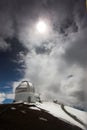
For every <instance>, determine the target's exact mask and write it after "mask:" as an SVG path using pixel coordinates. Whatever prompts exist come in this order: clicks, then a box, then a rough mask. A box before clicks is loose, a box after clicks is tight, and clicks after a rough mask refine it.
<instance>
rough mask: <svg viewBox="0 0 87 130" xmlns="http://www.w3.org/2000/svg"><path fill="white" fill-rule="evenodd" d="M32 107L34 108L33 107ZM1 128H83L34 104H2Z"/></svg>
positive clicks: (45, 129) (27, 129) (65, 129)
mask: <svg viewBox="0 0 87 130" xmlns="http://www.w3.org/2000/svg"><path fill="white" fill-rule="evenodd" d="M31 108H32V109H31ZM0 130H82V129H81V128H79V127H77V126H74V125H72V124H70V123H68V122H67V123H66V122H65V121H63V120H61V119H58V118H56V117H54V116H53V115H51V114H49V113H48V112H47V111H45V110H43V109H38V108H37V107H36V106H35V105H34V104H31V105H29V104H24V103H18V104H2V105H0Z"/></svg>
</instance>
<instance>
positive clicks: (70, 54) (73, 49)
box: [64, 29, 87, 67]
mask: <svg viewBox="0 0 87 130" xmlns="http://www.w3.org/2000/svg"><path fill="white" fill-rule="evenodd" d="M86 34H87V29H86V30H85V31H84V32H81V33H79V34H78V35H77V36H75V37H76V40H75V41H72V42H71V43H70V44H69V45H68V46H67V49H66V53H65V54H64V58H65V60H66V62H68V63H69V64H75V63H76V64H78V65H81V66H83V67H86V66H87V57H86V54H87V37H86ZM75 37H73V38H75Z"/></svg>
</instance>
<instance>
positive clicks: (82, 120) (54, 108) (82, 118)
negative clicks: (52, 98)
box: [31, 102, 87, 130]
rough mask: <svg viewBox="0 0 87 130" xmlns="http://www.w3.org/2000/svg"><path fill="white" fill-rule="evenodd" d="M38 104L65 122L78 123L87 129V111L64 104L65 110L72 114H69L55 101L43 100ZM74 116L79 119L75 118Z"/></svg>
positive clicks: (77, 124) (37, 104)
mask: <svg viewBox="0 0 87 130" xmlns="http://www.w3.org/2000/svg"><path fill="white" fill-rule="evenodd" d="M36 106H37V107H38V108H41V109H44V110H46V111H48V112H49V113H50V114H52V115H53V116H55V117H58V118H60V119H61V120H63V121H65V122H68V123H70V124H72V125H76V126H78V127H80V128H82V129H84V130H85V129H86V127H85V126H84V124H85V125H86V126H87V122H86V116H87V112H84V111H80V110H77V109H75V108H72V107H69V106H64V109H65V111H67V112H68V113H69V114H70V115H69V114H67V112H65V111H64V110H63V109H62V107H61V105H59V104H56V103H53V102H43V103H38V102H37V103H36ZM31 109H32V108H31ZM74 118H75V119H77V120H75V119H74Z"/></svg>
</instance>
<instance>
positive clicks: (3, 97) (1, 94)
mask: <svg viewBox="0 0 87 130" xmlns="http://www.w3.org/2000/svg"><path fill="white" fill-rule="evenodd" d="M5 98H6V96H5V93H0V103H3V101H4V100H5Z"/></svg>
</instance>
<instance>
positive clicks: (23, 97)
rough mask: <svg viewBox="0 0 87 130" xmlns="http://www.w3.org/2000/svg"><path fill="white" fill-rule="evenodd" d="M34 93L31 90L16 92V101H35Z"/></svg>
mask: <svg viewBox="0 0 87 130" xmlns="http://www.w3.org/2000/svg"><path fill="white" fill-rule="evenodd" d="M35 100H36V99H35V96H34V93H31V92H21V93H16V94H15V101H16V102H19V101H25V102H35Z"/></svg>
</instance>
